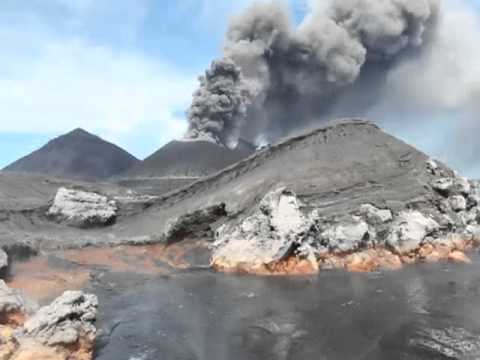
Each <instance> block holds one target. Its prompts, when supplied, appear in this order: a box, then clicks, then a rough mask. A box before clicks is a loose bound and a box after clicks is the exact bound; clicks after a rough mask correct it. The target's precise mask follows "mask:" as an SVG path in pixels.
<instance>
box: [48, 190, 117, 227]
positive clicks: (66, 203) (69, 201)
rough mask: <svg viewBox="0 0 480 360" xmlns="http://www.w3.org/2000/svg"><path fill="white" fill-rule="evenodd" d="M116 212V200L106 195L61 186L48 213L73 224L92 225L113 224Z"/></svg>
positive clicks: (80, 225) (78, 225) (58, 219)
mask: <svg viewBox="0 0 480 360" xmlns="http://www.w3.org/2000/svg"><path fill="white" fill-rule="evenodd" d="M116 213H117V205H116V203H115V201H113V200H109V199H108V198H107V197H106V196H103V195H100V194H96V193H92V192H86V191H80V190H72V189H66V188H60V189H58V191H57V194H56V196H55V199H54V201H53V205H52V206H51V207H50V209H49V210H48V213H47V215H48V216H50V217H53V218H55V219H56V220H57V221H62V222H66V223H67V224H69V225H72V226H76V227H91V226H105V225H109V224H111V223H112V222H113V221H114V220H115V217H116Z"/></svg>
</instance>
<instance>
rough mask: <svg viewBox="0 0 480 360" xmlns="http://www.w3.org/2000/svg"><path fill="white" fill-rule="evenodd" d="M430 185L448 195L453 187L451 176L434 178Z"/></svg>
mask: <svg viewBox="0 0 480 360" xmlns="http://www.w3.org/2000/svg"><path fill="white" fill-rule="evenodd" d="M432 187H433V188H434V189H435V190H437V191H438V192H439V193H441V194H446V195H448V194H449V193H450V191H451V190H452V188H453V179H451V178H440V179H436V180H435V181H434V182H433V183H432Z"/></svg>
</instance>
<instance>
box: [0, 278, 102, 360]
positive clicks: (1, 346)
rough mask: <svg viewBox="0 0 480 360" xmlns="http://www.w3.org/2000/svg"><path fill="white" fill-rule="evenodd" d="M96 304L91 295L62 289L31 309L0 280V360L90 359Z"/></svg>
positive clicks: (94, 297)
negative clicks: (52, 298) (48, 301)
mask: <svg viewBox="0 0 480 360" xmlns="http://www.w3.org/2000/svg"><path fill="white" fill-rule="evenodd" d="M97 306H98V302H97V298H96V296H95V295H87V294H84V293H83V292H81V291H66V292H65V293H64V294H63V295H62V296H60V297H59V298H57V299H56V300H55V301H54V302H53V303H52V304H51V305H48V306H44V307H42V308H40V309H39V310H38V311H36V312H34V310H36V308H38V307H36V308H35V309H34V307H33V306H32V305H31V304H30V303H29V301H28V300H25V299H24V298H23V297H22V296H20V295H19V294H18V293H17V292H16V291H14V290H12V289H10V288H9V287H8V286H6V285H5V283H4V282H3V281H1V280H0V360H41V359H45V360H57V359H58V360H67V359H68V360H91V359H92V354H93V348H94V341H95V335H96V329H95V326H94V322H95V319H96V312H97ZM31 314H34V315H31ZM29 315H31V317H30V318H28V316H29ZM26 318H27V319H26Z"/></svg>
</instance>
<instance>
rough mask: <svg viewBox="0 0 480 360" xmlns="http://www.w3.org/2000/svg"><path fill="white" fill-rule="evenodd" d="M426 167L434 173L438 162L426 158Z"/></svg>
mask: <svg viewBox="0 0 480 360" xmlns="http://www.w3.org/2000/svg"><path fill="white" fill-rule="evenodd" d="M427 169H428V170H429V171H430V173H431V174H435V173H436V171H437V169H438V164H437V162H436V161H435V160H433V159H428V160H427Z"/></svg>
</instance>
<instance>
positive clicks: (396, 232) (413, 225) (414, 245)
mask: <svg viewBox="0 0 480 360" xmlns="http://www.w3.org/2000/svg"><path fill="white" fill-rule="evenodd" d="M439 228H440V225H439V224H438V223H437V222H436V221H435V220H433V219H431V218H427V217H425V216H424V215H423V214H422V213H420V212H419V211H404V212H402V213H400V214H399V216H398V217H397V218H396V219H395V221H394V223H393V226H392V229H391V232H390V234H389V236H388V238H387V244H388V245H389V246H390V247H391V248H393V249H394V250H395V251H396V252H397V253H399V254H406V253H409V252H412V251H414V250H416V249H418V248H419V247H420V244H421V243H422V241H423V240H424V239H425V237H426V236H427V235H430V234H432V233H434V232H435V231H437V230H438V229H439Z"/></svg>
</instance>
